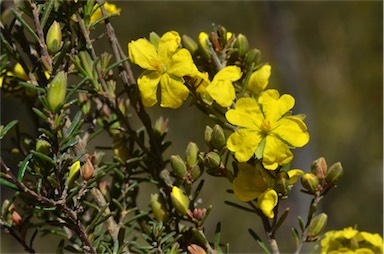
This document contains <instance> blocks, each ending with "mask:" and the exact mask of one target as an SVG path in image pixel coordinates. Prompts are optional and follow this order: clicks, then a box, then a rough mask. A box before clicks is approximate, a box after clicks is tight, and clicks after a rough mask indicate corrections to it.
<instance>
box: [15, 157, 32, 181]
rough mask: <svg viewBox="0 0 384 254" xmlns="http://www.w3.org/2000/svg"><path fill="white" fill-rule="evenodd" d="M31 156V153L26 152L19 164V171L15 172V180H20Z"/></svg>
mask: <svg viewBox="0 0 384 254" xmlns="http://www.w3.org/2000/svg"><path fill="white" fill-rule="evenodd" d="M31 158H32V154H28V155H27V157H25V158H24V160H23V162H22V163H21V166H20V168H19V172H18V173H17V180H22V179H23V177H24V174H25V170H26V169H27V167H28V164H29V161H30V160H31Z"/></svg>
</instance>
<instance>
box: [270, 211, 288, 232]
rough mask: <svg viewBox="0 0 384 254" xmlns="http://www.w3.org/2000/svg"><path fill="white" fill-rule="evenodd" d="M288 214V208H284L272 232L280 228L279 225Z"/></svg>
mask: <svg viewBox="0 0 384 254" xmlns="http://www.w3.org/2000/svg"><path fill="white" fill-rule="evenodd" d="M288 214H289V208H287V209H285V211H284V213H283V214H282V215H281V216H280V218H279V219H278V220H277V223H276V225H275V226H274V227H273V230H272V232H276V231H277V230H278V229H279V228H280V226H281V225H282V224H283V223H284V221H285V219H286V218H287V216H288Z"/></svg>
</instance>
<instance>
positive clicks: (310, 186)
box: [301, 173, 319, 194]
mask: <svg viewBox="0 0 384 254" xmlns="http://www.w3.org/2000/svg"><path fill="white" fill-rule="evenodd" d="M301 184H302V185H303V187H304V188H305V189H306V190H307V191H308V192H309V193H312V194H313V193H315V192H316V191H317V189H318V186H319V179H318V178H317V176H315V175H314V174H310V173H308V174H305V175H303V176H302V177H301Z"/></svg>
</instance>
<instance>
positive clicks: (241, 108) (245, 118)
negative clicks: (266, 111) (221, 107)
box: [225, 98, 263, 130]
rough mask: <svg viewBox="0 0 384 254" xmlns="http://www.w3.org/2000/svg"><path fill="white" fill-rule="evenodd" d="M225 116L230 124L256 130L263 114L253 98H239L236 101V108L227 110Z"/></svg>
mask: <svg viewBox="0 0 384 254" xmlns="http://www.w3.org/2000/svg"><path fill="white" fill-rule="evenodd" d="M225 117H226V118H227V120H228V122H229V123H231V124H234V125H237V126H240V127H246V128H250V129H254V130H258V129H259V127H258V126H259V125H260V123H261V121H262V119H263V114H262V112H261V111H260V106H259V105H258V104H257V102H256V101H255V100H254V99H252V98H241V99H239V100H238V101H237V102H236V109H230V110H228V111H227V113H226V114H225Z"/></svg>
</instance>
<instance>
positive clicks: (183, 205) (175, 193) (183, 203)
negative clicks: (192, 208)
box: [171, 186, 189, 215]
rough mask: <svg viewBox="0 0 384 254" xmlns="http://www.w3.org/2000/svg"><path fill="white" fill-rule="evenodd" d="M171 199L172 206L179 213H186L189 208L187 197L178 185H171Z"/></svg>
mask: <svg viewBox="0 0 384 254" xmlns="http://www.w3.org/2000/svg"><path fill="white" fill-rule="evenodd" d="M171 201H172V204H173V207H174V208H175V209H176V210H177V211H178V212H179V213H180V214H181V215H185V214H187V212H188V210H189V199H188V197H187V196H186V195H185V194H184V193H183V191H182V190H181V189H179V188H178V187H176V186H173V187H172V192H171Z"/></svg>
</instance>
